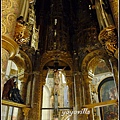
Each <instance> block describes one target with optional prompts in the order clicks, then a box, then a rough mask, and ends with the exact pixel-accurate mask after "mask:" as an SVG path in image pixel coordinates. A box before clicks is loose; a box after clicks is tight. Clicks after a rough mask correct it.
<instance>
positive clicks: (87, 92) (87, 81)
mask: <svg viewBox="0 0 120 120" xmlns="http://www.w3.org/2000/svg"><path fill="white" fill-rule="evenodd" d="M83 80H84V81H85V82H84V91H85V98H84V99H85V104H86V105H87V104H91V94H90V87H89V85H90V81H91V79H89V78H88V74H84V75H83ZM88 119H89V120H93V113H92V109H90V114H89V115H88Z"/></svg>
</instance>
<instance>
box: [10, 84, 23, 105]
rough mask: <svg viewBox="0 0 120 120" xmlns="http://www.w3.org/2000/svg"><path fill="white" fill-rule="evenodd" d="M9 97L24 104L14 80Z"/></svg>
mask: <svg viewBox="0 0 120 120" xmlns="http://www.w3.org/2000/svg"><path fill="white" fill-rule="evenodd" d="M9 99H10V100H12V101H13V102H17V103H21V104H24V102H23V100H22V98H21V95H20V90H19V89H18V88H17V84H16V82H14V87H13V89H11V90H10V92H9Z"/></svg>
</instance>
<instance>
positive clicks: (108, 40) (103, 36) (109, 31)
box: [98, 26, 118, 57]
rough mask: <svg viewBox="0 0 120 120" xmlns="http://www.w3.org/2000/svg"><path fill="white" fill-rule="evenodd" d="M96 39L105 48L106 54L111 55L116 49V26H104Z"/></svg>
mask: <svg viewBox="0 0 120 120" xmlns="http://www.w3.org/2000/svg"><path fill="white" fill-rule="evenodd" d="M98 39H99V41H100V43H101V44H102V45H103V46H104V48H105V49H106V51H107V53H108V55H109V56H112V57H113V56H114V54H115V52H116V51H117V49H118V37H117V32H116V28H115V27H114V26H109V27H106V28H104V29H103V30H102V31H101V32H100V34H99V36H98Z"/></svg>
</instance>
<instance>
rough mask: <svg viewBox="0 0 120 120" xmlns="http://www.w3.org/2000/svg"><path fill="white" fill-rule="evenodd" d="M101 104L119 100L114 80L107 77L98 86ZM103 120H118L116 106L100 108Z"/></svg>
mask: <svg viewBox="0 0 120 120" xmlns="http://www.w3.org/2000/svg"><path fill="white" fill-rule="evenodd" d="M98 98H99V102H104V101H108V100H115V99H117V89H116V86H115V82H114V78H113V77H107V78H105V79H104V80H102V82H101V83H100V85H99V86H98ZM100 114H101V119H102V120H113V119H114V120H117V117H118V108H117V106H116V105H109V106H104V107H101V108H100Z"/></svg>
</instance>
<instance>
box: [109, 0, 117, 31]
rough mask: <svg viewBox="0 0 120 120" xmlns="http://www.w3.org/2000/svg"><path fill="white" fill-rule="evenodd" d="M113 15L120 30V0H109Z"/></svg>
mask: <svg viewBox="0 0 120 120" xmlns="http://www.w3.org/2000/svg"><path fill="white" fill-rule="evenodd" d="M109 3H110V7H111V11H112V15H113V18H114V21H115V25H116V28H117V30H118V0H109Z"/></svg>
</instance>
